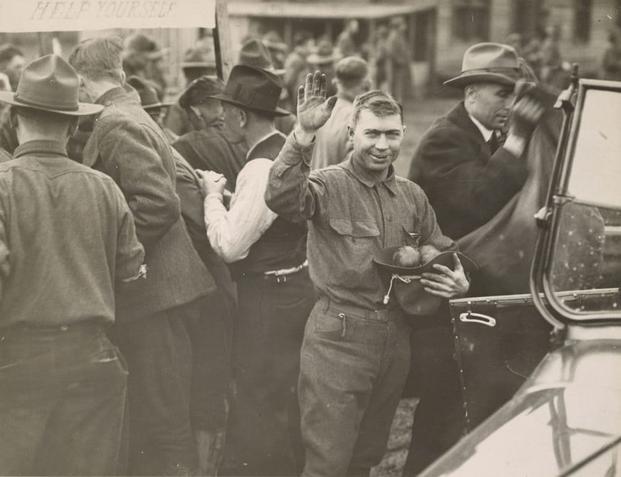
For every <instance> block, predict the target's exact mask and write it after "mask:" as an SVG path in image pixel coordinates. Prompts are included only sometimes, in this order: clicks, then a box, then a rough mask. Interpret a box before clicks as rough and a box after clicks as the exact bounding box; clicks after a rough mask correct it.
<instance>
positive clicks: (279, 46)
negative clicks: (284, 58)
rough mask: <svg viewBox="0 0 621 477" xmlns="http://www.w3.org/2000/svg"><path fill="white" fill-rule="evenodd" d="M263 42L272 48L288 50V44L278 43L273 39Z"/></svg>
mask: <svg viewBox="0 0 621 477" xmlns="http://www.w3.org/2000/svg"><path fill="white" fill-rule="evenodd" d="M263 44H264V45H265V46H266V47H267V48H270V49H272V50H279V51H287V45H286V44H284V43H276V42H271V41H267V42H266V41H263Z"/></svg>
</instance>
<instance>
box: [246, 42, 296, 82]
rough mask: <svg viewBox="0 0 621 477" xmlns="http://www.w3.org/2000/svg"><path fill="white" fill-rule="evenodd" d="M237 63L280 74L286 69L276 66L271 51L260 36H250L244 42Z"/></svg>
mask: <svg viewBox="0 0 621 477" xmlns="http://www.w3.org/2000/svg"><path fill="white" fill-rule="evenodd" d="M237 64H239V65H248V66H253V67H255V68H262V69H264V70H267V71H271V72H272V73H274V74H275V75H278V76H282V75H284V74H285V70H283V69H280V70H277V69H275V68H274V65H273V63H272V57H271V55H270V52H269V51H268V49H267V47H266V46H265V45H264V44H263V42H262V41H261V40H259V39H258V38H249V39H247V40H246V41H245V42H244V43H243V44H242V47H241V49H240V50H239V58H238V61H237Z"/></svg>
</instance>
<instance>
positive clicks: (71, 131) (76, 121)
mask: <svg viewBox="0 0 621 477" xmlns="http://www.w3.org/2000/svg"><path fill="white" fill-rule="evenodd" d="M79 125H80V118H77V117H76V118H71V122H70V123H69V128H68V129H67V134H68V136H67V137H72V136H73V135H75V133H77V132H78V126H79Z"/></svg>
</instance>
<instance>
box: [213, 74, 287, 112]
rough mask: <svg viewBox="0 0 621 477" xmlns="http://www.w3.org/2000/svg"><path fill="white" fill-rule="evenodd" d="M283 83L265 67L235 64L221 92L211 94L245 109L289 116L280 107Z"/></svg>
mask: <svg viewBox="0 0 621 477" xmlns="http://www.w3.org/2000/svg"><path fill="white" fill-rule="evenodd" d="M282 89H283V85H282V82H281V81H280V79H279V78H278V76H276V75H275V74H274V73H272V72H270V71H267V70H265V69H263V68H257V67H255V66H248V65H235V66H233V69H231V73H230V74H229V78H228V81H227V82H226V86H225V87H224V91H223V92H222V93H221V94H216V95H213V96H211V97H212V98H215V99H219V100H220V101H222V102H225V103H229V104H232V105H234V106H238V107H240V108H243V109H249V110H251V111H257V112H259V113H266V114H270V115H273V116H287V115H288V114H289V112H288V111H285V110H284V109H281V108H279V107H278V100H279V98H280V93H281V92H282Z"/></svg>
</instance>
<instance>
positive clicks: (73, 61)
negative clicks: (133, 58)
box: [69, 36, 123, 82]
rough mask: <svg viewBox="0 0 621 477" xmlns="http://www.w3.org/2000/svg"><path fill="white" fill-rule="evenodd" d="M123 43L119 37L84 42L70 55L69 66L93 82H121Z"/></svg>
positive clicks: (91, 39) (90, 39)
mask: <svg viewBox="0 0 621 477" xmlns="http://www.w3.org/2000/svg"><path fill="white" fill-rule="evenodd" d="M122 54H123V42H122V41H121V39H120V38H119V37H116V36H111V37H103V38H89V39H87V40H83V41H81V42H80V43H78V45H77V46H76V47H75V48H74V49H73V51H72V52H71V54H70V55H69V64H70V65H71V66H73V67H74V68H75V70H76V71H77V72H78V73H79V74H81V75H83V76H86V77H87V78H89V79H91V80H100V79H111V80H114V81H117V82H121V79H122V75H121V73H122V71H123V62H122Z"/></svg>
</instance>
